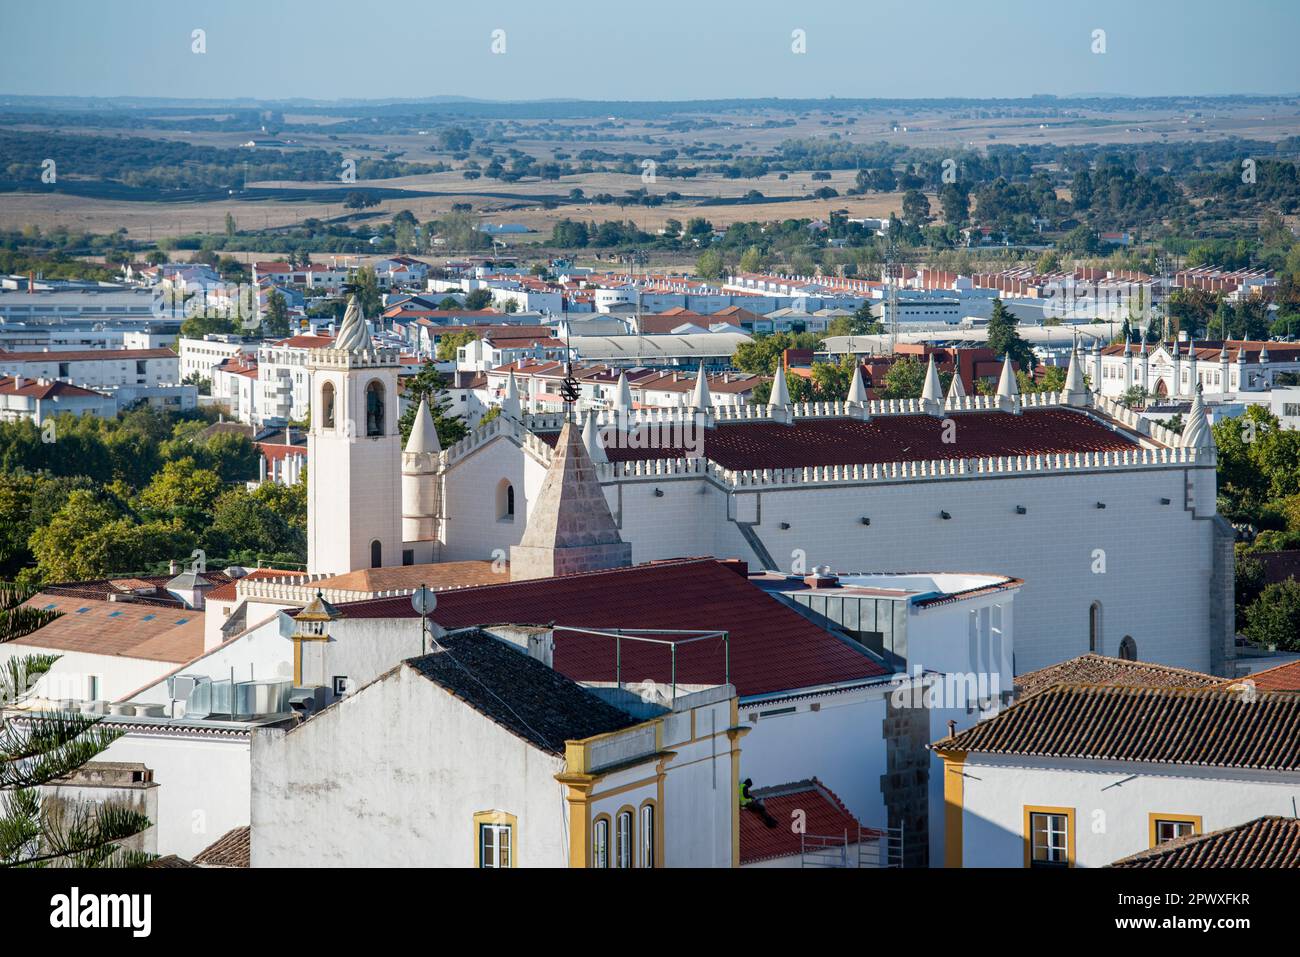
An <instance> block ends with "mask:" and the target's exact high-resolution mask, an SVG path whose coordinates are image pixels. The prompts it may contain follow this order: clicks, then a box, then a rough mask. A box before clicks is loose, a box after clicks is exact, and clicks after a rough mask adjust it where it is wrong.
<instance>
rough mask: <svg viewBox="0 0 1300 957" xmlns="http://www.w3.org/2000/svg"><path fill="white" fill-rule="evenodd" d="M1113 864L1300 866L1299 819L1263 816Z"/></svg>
mask: <svg viewBox="0 0 1300 957" xmlns="http://www.w3.org/2000/svg"><path fill="white" fill-rule="evenodd" d="M1110 866H1111V867H1123V868H1138V867H1146V868H1154V867H1159V868H1198V869H1199V868H1205V867H1250V868H1261V867H1266V868H1273V867H1300V820H1297V819H1296V818H1291V817H1260V818H1256V819H1255V820H1253V821H1247V822H1246V823H1245V824H1238V825H1236V826H1235V827H1225V828H1223V829H1222V830H1220V831H1211V832H1210V833H1209V834H1193V835H1189V836H1187V837H1180V838H1178V839H1176V840H1173V841H1166V842H1165V843H1164V844H1161V845H1159V846H1157V847H1153V848H1151V849H1150V850H1146V851H1142V852H1140V853H1138V854H1134V855H1132V856H1131V857H1125V858H1122V859H1120V860H1118V861H1116V862H1115V863H1114V864H1111V865H1110Z"/></svg>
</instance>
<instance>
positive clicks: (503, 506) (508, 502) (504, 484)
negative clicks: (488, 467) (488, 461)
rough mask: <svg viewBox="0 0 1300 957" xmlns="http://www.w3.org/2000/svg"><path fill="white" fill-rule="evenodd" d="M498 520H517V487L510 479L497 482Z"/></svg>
mask: <svg viewBox="0 0 1300 957" xmlns="http://www.w3.org/2000/svg"><path fill="white" fill-rule="evenodd" d="M497 520H498V521H502V522H513V521H514V520H515V487H514V486H513V485H511V484H510V481H509V480H508V479H502V480H501V481H500V482H498V483H497Z"/></svg>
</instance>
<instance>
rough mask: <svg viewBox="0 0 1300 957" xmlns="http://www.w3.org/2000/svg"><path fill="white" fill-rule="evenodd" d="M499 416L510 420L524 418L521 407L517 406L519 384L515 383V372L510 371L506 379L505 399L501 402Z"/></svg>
mask: <svg viewBox="0 0 1300 957" xmlns="http://www.w3.org/2000/svg"><path fill="white" fill-rule="evenodd" d="M501 414H502V415H504V416H506V417H507V418H511V419H522V418H523V417H524V409H523V406H522V405H520V404H519V383H517V382H515V370H514V369H513V368H512V369H511V370H510V376H509V378H507V379H506V397H505V398H504V399H502V400H501Z"/></svg>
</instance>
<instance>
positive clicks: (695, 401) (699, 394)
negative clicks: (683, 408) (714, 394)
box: [691, 362, 713, 412]
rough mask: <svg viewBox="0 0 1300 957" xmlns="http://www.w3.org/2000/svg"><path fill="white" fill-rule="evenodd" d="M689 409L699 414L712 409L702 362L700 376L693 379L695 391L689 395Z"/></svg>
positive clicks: (707, 380) (706, 376)
mask: <svg viewBox="0 0 1300 957" xmlns="http://www.w3.org/2000/svg"><path fill="white" fill-rule="evenodd" d="M691 408H692V409H698V410H699V411H701V412H708V411H709V410H710V409H711V408H713V400H712V398H711V397H710V396H709V377H708V375H706V374H705V372H704V363H703V362H701V363H700V374H699V375H698V376H696V378H695V391H694V392H693V393H691Z"/></svg>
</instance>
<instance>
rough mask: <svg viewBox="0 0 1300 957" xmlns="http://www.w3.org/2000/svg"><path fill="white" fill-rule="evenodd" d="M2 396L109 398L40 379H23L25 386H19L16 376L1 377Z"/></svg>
mask: <svg viewBox="0 0 1300 957" xmlns="http://www.w3.org/2000/svg"><path fill="white" fill-rule="evenodd" d="M0 395H25V396H28V397H30V398H33V399H48V398H49V397H50V396H63V395H66V396H86V395H93V396H96V397H98V398H101V399H106V398H108V396H106V395H104V394H103V393H100V392H92V391H91V390H90V389H83V388H82V387H81V386H79V385H71V384H69V383H67V382H59V381H58V380H57V379H56V380H50V379H46V380H45V381H44V382H42V381H41V380H39V379H32V378H28V377H24V378H23V384H22V385H18V380H17V377H15V376H0Z"/></svg>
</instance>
